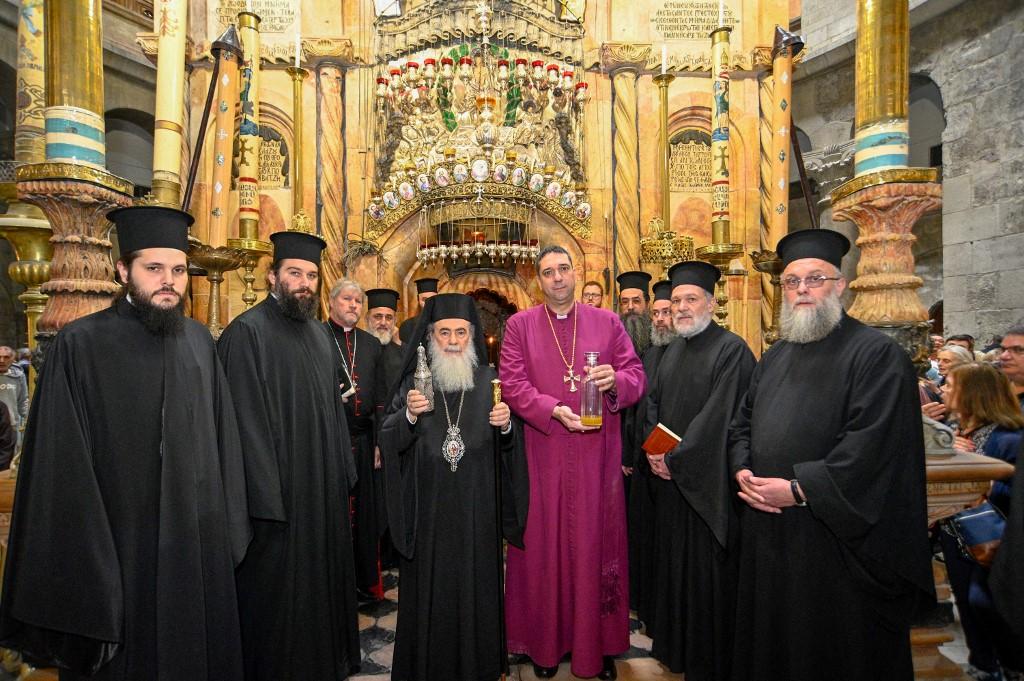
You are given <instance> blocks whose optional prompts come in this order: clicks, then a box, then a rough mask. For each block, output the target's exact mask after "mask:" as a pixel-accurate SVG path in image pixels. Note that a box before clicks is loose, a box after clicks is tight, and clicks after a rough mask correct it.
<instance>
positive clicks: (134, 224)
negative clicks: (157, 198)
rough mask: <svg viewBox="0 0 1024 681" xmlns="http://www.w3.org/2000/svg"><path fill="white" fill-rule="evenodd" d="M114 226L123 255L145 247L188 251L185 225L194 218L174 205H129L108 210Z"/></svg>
mask: <svg viewBox="0 0 1024 681" xmlns="http://www.w3.org/2000/svg"><path fill="white" fill-rule="evenodd" d="M107 219H108V220H110V221H111V222H113V223H114V225H115V226H116V227H117V243H118V246H119V247H120V249H121V254H122V255H125V254H128V253H132V252H134V251H140V250H142V249H144V248H173V249H175V250H178V251H183V252H185V253H188V228H189V225H191V224H192V222H193V221H194V220H195V218H193V217H192V216H191V215H189V214H188V213H186V212H185V211H183V210H178V209H177V208H169V207H166V206H129V207H127V208H117V209H115V210H112V211H110V212H109V213H107Z"/></svg>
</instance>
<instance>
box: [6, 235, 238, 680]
mask: <svg viewBox="0 0 1024 681" xmlns="http://www.w3.org/2000/svg"><path fill="white" fill-rule="evenodd" d="M182 240H184V239H182ZM126 241H127V239H125V241H123V242H122V243H125V242H126ZM28 424H29V425H28V430H27V432H26V434H25V446H24V456H23V457H22V460H21V468H20V471H19V474H18V487H17V494H16V496H15V504H14V514H13V520H12V524H11V534H10V537H11V538H10V552H9V554H8V556H7V568H6V571H5V575H4V585H3V594H4V598H3V604H2V607H0V640H2V644H3V646H4V647H8V648H14V649H17V650H22V651H25V652H26V653H29V654H30V655H31V656H33V657H35V658H36V659H37V660H39V661H45V662H46V663H49V664H54V665H59V666H61V667H62V670H61V676H60V678H61V679H62V680H63V681H68V680H71V679H85V678H91V679H101V680H113V679H119V680H120V679H123V680H124V681H138V680H139V679H171V678H188V679H210V680H211V681H212V680H213V679H236V680H238V679H241V678H242V650H241V641H240V636H239V621H238V610H237V601H236V598H235V578H234V569H235V566H236V565H237V564H238V562H239V561H241V560H242V556H243V555H244V554H245V549H246V545H247V544H248V542H249V538H250V529H249V519H248V514H247V513H246V501H245V474H244V469H243V462H242V451H241V446H240V444H239V434H238V425H237V423H236V421H235V411H234V409H233V407H232V402H231V395H230V391H229V390H228V386H227V382H226V381H225V380H224V372H223V370H222V368H221V365H220V362H219V361H218V360H217V354H216V351H215V348H214V345H213V341H212V340H211V338H210V333H209V331H207V330H206V329H205V328H204V327H203V326H202V325H200V324H198V323H196V322H194V321H192V320H191V319H185V320H184V328H183V330H182V331H181V332H180V333H177V334H170V335H166V336H161V335H157V334H154V333H151V332H150V331H149V330H147V329H146V327H145V326H144V325H143V323H142V321H141V319H140V317H139V314H138V312H137V310H136V308H135V307H134V306H133V305H132V304H131V303H129V302H128V300H126V299H125V298H119V299H118V300H116V301H115V302H114V304H113V305H112V306H111V307H110V308H108V309H106V310H102V311H100V312H96V313H94V314H91V315H88V316H86V317H83V318H81V319H79V320H77V321H74V322H72V323H70V324H68V325H67V326H66V327H65V328H64V329H63V330H62V331H61V332H60V333H59V334H58V335H57V337H56V339H55V340H54V342H53V344H52V345H51V346H50V348H49V349H48V350H47V352H46V365H45V367H44V369H43V371H42V374H41V376H40V382H39V385H38V388H37V390H36V394H35V400H34V402H33V404H32V412H31V417H30V418H29V421H28Z"/></svg>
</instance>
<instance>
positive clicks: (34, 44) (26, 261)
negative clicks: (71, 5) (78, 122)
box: [0, 0, 53, 394]
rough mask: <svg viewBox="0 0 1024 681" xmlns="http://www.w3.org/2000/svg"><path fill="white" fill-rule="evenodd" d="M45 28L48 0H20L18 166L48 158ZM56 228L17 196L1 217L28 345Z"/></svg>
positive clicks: (41, 300) (32, 338) (31, 374)
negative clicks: (19, 288)
mask: <svg viewBox="0 0 1024 681" xmlns="http://www.w3.org/2000/svg"><path fill="white" fill-rule="evenodd" d="M45 36H46V30H45V25H44V16H43V0H21V5H20V7H19V10H18V45H19V49H18V75H17V88H18V97H17V110H16V112H15V127H14V161H15V163H17V164H18V165H23V164H27V163H40V162H42V161H43V160H45V158H46V138H45V127H44V113H43V112H44V109H45V106H46V68H45V64H46V52H45V49H46V42H45ZM52 235H53V232H52V231H51V230H50V225H49V223H47V221H46V219H45V216H44V215H43V212H42V211H41V210H39V208H38V207H37V206H33V205H31V204H28V203H22V202H21V201H13V202H11V203H10V205H8V206H7V212H6V214H4V215H2V216H0V237H2V238H4V239H6V240H7V241H9V242H10V244H11V247H12V248H13V250H14V257H15V260H14V262H12V263H11V265H10V267H9V268H8V274H9V275H10V277H11V279H12V280H13V281H15V282H17V283H18V284H21V285H22V286H24V287H25V290H24V291H23V292H22V293H21V294H20V295H19V296H18V300H19V301H21V303H22V304H23V305H24V306H25V321H26V324H25V325H26V331H27V334H28V347H29V348H32V349H34V348H35V347H36V321H37V320H38V319H39V315H41V314H42V312H43V308H44V306H45V305H46V298H47V297H46V295H45V294H43V293H42V292H41V291H40V290H39V287H40V285H42V284H43V283H45V282H46V280H47V279H49V278H50V259H51V258H52V257H53V247H52V246H51V245H50V237H51V236H52ZM35 383H36V382H35V370H34V369H32V368H30V369H29V376H28V388H29V393H30V394H31V392H32V391H33V390H34V389H35Z"/></svg>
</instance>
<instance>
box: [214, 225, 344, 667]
mask: <svg viewBox="0 0 1024 681" xmlns="http://www.w3.org/2000/svg"><path fill="white" fill-rule="evenodd" d="M270 239H271V241H273V242H274V260H273V263H272V264H271V267H270V271H269V273H268V274H267V278H268V280H269V282H270V286H271V288H270V294H269V295H268V296H267V297H266V299H264V300H263V302H261V303H260V304H258V305H256V306H255V307H253V308H252V309H250V310H247V311H245V312H243V313H242V314H240V315H238V316H237V317H235V319H234V321H232V322H231V324H229V325H228V327H227V328H226V329H225V330H224V334H223V335H222V336H221V337H220V341H219V343H218V347H217V349H218V351H219V353H220V356H221V360H222V361H223V362H224V369H225V371H226V373H227V377H228V381H229V383H230V384H231V389H232V394H233V395H234V396H235V400H236V401H235V406H236V408H237V412H238V421H239V424H240V426H241V432H242V448H243V452H244V455H245V472H246V479H247V481H248V488H249V514H250V516H251V517H252V523H253V534H254V536H253V541H252V546H251V547H250V548H249V553H248V555H247V556H246V558H245V560H244V561H243V562H242V564H241V565H240V566H239V568H238V601H239V611H240V615H241V621H242V642H243V646H244V653H245V677H246V679H247V681H262V680H266V681H270V680H271V679H272V680H273V681H278V680H279V679H324V680H327V679H330V680H331V681H340V680H341V679H344V678H346V677H347V676H348V674H349V673H351V671H352V670H353V669H354V668H356V667H358V665H359V661H360V651H359V638H358V633H357V626H356V622H357V620H356V618H357V614H356V586H355V574H354V573H355V567H354V564H353V558H352V535H351V532H350V529H349V492H350V490H351V489H352V487H353V485H354V484H355V482H356V470H355V463H354V461H353V458H352V446H351V443H350V441H349V434H348V427H347V425H346V421H345V412H344V404H343V402H342V388H341V386H342V385H343V383H344V377H343V375H342V373H341V371H340V369H339V367H338V361H337V349H336V348H335V346H334V341H333V340H332V339H331V335H330V332H329V331H328V330H327V328H326V327H325V326H324V325H323V324H321V323H320V322H319V321H317V319H316V316H315V315H316V310H317V305H318V301H319V298H318V297H317V291H318V289H319V282H320V273H319V269H320V267H319V266H320V253H321V251H322V250H323V249H324V247H325V246H326V244H325V242H324V241H323V240H322V239H320V238H319V237H317V236H313V235H312V234H304V233H302V232H277V233H275V234H271V235H270Z"/></svg>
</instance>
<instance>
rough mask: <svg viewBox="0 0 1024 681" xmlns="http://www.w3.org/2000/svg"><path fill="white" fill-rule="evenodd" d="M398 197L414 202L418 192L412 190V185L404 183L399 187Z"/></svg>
mask: <svg viewBox="0 0 1024 681" xmlns="http://www.w3.org/2000/svg"><path fill="white" fill-rule="evenodd" d="M398 195H399V196H401V197H402V200H404V201H412V200H413V198H414V197H415V196H416V191H415V190H414V189H413V188H412V185H411V184H409V183H408V182H403V183H402V184H400V185H398Z"/></svg>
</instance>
